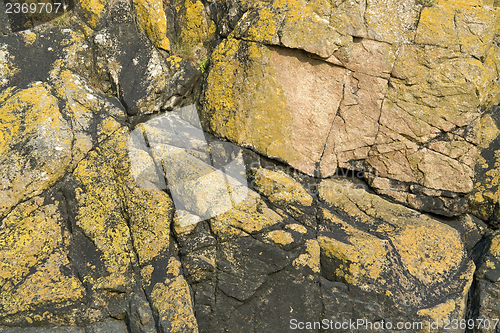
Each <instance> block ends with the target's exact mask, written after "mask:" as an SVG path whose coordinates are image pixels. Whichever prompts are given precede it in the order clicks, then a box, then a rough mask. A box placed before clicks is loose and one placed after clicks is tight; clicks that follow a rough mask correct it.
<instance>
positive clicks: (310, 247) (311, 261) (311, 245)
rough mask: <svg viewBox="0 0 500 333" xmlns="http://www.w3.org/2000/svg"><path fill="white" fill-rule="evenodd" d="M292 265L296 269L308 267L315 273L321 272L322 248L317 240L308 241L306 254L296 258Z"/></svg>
mask: <svg viewBox="0 0 500 333" xmlns="http://www.w3.org/2000/svg"><path fill="white" fill-rule="evenodd" d="M292 265H293V266H294V267H296V268H298V267H303V266H307V267H309V268H310V269H312V271H313V272H314V273H319V272H320V246H319V243H318V241H317V240H313V239H308V240H306V253H302V254H300V255H299V257H298V258H296V259H295V260H294V261H293V263H292Z"/></svg>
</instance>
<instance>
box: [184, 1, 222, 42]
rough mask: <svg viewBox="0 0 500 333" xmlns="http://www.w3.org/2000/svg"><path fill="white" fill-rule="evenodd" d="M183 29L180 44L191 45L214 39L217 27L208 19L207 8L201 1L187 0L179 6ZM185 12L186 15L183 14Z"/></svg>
mask: <svg viewBox="0 0 500 333" xmlns="http://www.w3.org/2000/svg"><path fill="white" fill-rule="evenodd" d="M176 10H177V14H178V15H179V18H178V19H179V22H180V24H179V25H180V27H181V33H180V42H181V43H182V42H185V43H189V44H190V45H197V44H202V43H203V42H205V41H208V40H210V39H211V38H213V37H214V35H215V31H216V26H215V23H214V22H213V21H212V20H211V19H210V18H209V17H208V15H207V13H206V11H205V6H204V5H203V3H202V2H201V1H199V0H194V1H193V0H186V1H185V2H184V5H183V6H177V8H176ZM184 10H185V13H184V12H183V11H184ZM183 14H184V15H183Z"/></svg>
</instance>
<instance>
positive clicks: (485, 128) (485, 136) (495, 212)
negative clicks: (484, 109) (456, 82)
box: [469, 106, 500, 226]
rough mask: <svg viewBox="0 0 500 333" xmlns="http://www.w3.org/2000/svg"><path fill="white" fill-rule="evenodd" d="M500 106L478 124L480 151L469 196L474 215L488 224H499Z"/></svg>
mask: <svg viewBox="0 0 500 333" xmlns="http://www.w3.org/2000/svg"><path fill="white" fill-rule="evenodd" d="M498 111H500V108H499V107H498V106H496V107H495V108H493V110H492V112H491V113H487V114H485V115H484V116H483V117H482V118H481V120H480V122H479V126H478V132H479V149H480V153H479V154H478V156H477V159H476V161H475V162H476V168H475V175H474V180H475V183H474V189H473V191H472V192H471V193H470V195H469V203H470V207H471V211H472V213H473V214H475V215H476V216H478V217H479V218H480V219H482V220H484V221H488V223H489V224H491V225H494V226H498V223H499V220H500V211H499V205H498V185H499V182H498V149H499V142H500V141H499V134H500V131H499V129H498V127H499V126H500V119H499V113H498Z"/></svg>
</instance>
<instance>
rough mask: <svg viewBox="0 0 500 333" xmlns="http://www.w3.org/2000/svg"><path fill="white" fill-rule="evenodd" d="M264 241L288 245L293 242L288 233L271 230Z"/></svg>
mask: <svg viewBox="0 0 500 333" xmlns="http://www.w3.org/2000/svg"><path fill="white" fill-rule="evenodd" d="M265 237H266V239H269V240H271V241H273V242H274V243H276V244H281V245H288V244H291V243H292V242H293V237H292V235H291V234H290V233H289V232H286V231H283V230H273V231H270V232H269V233H267V235H266V236H265Z"/></svg>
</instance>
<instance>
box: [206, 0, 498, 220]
mask: <svg viewBox="0 0 500 333" xmlns="http://www.w3.org/2000/svg"><path fill="white" fill-rule="evenodd" d="M253 6H254V7H255V8H254V9H252V10H249V11H248V12H246V13H245V15H243V17H242V18H241V19H240V20H239V21H238V24H237V25H236V26H235V27H234V30H233V31H232V33H231V34H230V35H229V36H228V38H227V40H225V41H223V42H222V43H221V44H220V45H219V46H218V47H217V49H216V50H215V52H214V54H213V59H212V61H213V63H212V68H211V70H210V74H209V76H208V79H207V83H206V84H207V86H206V90H205V100H204V101H205V104H204V107H205V108H204V112H203V116H204V117H205V118H204V121H205V127H206V128H207V129H209V130H210V131H212V132H213V133H216V135H219V136H221V137H224V138H227V139H229V140H231V141H233V142H237V143H238V144H241V145H245V146H249V147H252V148H254V149H256V150H257V151H259V152H261V153H263V154H266V155H268V156H271V157H275V158H278V159H281V160H283V161H285V162H287V163H288V164H290V165H291V166H293V167H295V168H297V169H299V170H300V171H302V172H304V173H306V174H309V175H313V174H319V175H321V176H322V177H328V176H331V175H333V174H335V172H336V171H337V169H338V168H339V167H340V168H347V169H354V170H361V171H364V172H366V174H367V175H366V177H367V178H368V180H369V183H370V186H372V187H373V188H374V189H375V190H376V191H377V192H378V193H380V194H383V195H386V196H389V197H391V198H393V199H396V200H398V201H400V202H403V203H405V204H407V205H409V206H411V207H414V208H418V209H423V210H426V211H431V212H435V213H438V214H444V215H457V214H460V213H464V212H465V211H466V210H467V208H466V205H464V204H465V202H466V200H464V199H463V195H464V194H466V193H469V192H470V191H471V190H472V187H473V185H472V178H473V172H474V159H475V154H476V149H477V137H476V135H475V133H474V131H473V130H472V128H473V127H474V126H475V124H476V123H477V120H478V118H479V116H480V107H481V106H486V107H489V106H491V105H492V104H493V103H495V102H498V100H499V99H500V91H499V90H498V83H497V82H498V66H499V65H498V59H499V58H498V56H499V54H500V49H499V48H498V45H497V43H496V42H495V40H496V39H498V34H499V31H500V30H499V29H500V27H499V25H498V22H500V21H499V20H498V16H499V10H498V8H496V7H490V6H488V4H482V3H466V2H462V1H446V2H445V1H442V2H439V3H437V4H436V5H434V6H431V7H425V8H421V7H420V6H418V5H416V4H414V3H413V2H410V1H408V2H407V3H401V2H398V3H396V2H394V3H393V2H388V3H384V4H379V3H375V2H373V3H371V2H367V3H365V2H362V3H361V2H360V3H354V4H351V5H347V4H344V3H342V4H338V5H336V4H326V3H325V4H323V3H321V4H320V3H318V2H308V3H306V2H301V1H277V2H274V3H273V4H266V3H255V4H253ZM346 6H352V8H351V7H350V8H346ZM402 8H405V9H404V14H403V15H399V13H400V11H403V10H402ZM419 11H420V14H419ZM472 12H474V14H471V13H472ZM356 13H358V14H356ZM395 13H398V15H397V17H398V21H399V22H397V24H394V22H393V21H392V18H393V17H394V16H395ZM374 17H376V18H377V19H376V20H375V19H374ZM472 17H473V18H472ZM389 22H391V23H390V24H391V28H390V29H389V28H388V24H389ZM455 23H456V24H455ZM441 26H442V27H441ZM479 26H481V28H474V27H479ZM438 27H440V28H438ZM415 30H416V32H415ZM308 31H314V32H315V33H314V34H312V35H311V34H308ZM441 31H445V32H446V33H445V34H441ZM437 35H439V37H437ZM402 41H404V42H405V43H403V44H401V42H402ZM430 41H433V42H430ZM271 45H278V46H279V47H274V46H271ZM284 47H286V48H284ZM297 49H300V50H304V51H306V52H302V51H299V50H297ZM314 58H316V59H314ZM318 59H320V60H318ZM289 68H294V70H293V71H290V70H288V69H289ZM264 124H265V125H264ZM255 128H257V129H258V130H257V131H256V130H255Z"/></svg>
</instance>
